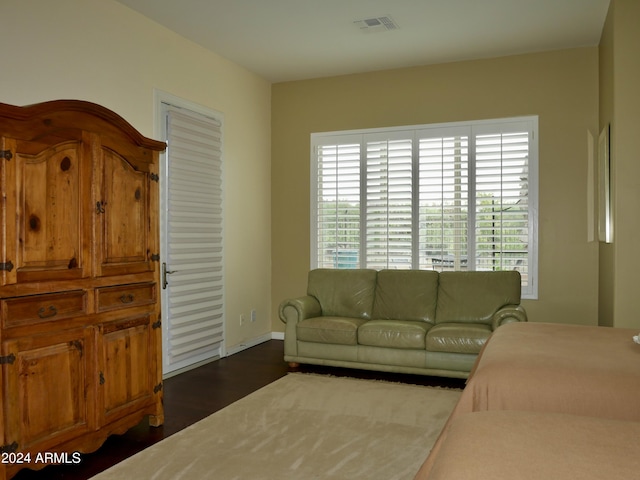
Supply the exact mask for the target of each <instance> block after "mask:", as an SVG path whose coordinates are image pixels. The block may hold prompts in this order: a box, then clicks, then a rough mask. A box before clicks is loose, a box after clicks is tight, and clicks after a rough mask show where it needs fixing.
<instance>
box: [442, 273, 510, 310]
mask: <svg viewBox="0 0 640 480" xmlns="http://www.w3.org/2000/svg"><path fill="white" fill-rule="evenodd" d="M520 291H521V285H520V273H518V272H517V271H515V270H508V271H499V272H442V273H440V281H439V285H438V306H437V308H436V323H450V322H458V323H459V322H466V323H489V322H490V321H491V316H492V315H493V314H494V313H495V312H496V311H497V310H498V309H499V308H501V307H503V306H505V305H519V304H520Z"/></svg>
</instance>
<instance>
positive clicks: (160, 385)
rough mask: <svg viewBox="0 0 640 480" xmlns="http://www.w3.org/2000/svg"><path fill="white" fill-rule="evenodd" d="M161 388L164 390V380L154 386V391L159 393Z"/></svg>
mask: <svg viewBox="0 0 640 480" xmlns="http://www.w3.org/2000/svg"><path fill="white" fill-rule="evenodd" d="M160 390H162V382H160V383H159V384H157V385H156V386H155V387H153V393H158V392H159V391H160Z"/></svg>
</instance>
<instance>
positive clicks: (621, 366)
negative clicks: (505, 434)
mask: <svg viewBox="0 0 640 480" xmlns="http://www.w3.org/2000/svg"><path fill="white" fill-rule="evenodd" d="M637 333H638V332H637V331H635V330H630V329H617V328H608V327H593V326H578V325H565V324H562V325H560V324H549V323H518V324H516V323H510V324H507V325H504V326H502V327H500V328H499V329H498V330H496V331H495V332H494V334H493V335H492V336H491V337H490V339H489V340H488V341H487V343H486V344H485V346H484V348H483V350H482V352H480V355H479V356H478V359H477V361H476V364H475V366H474V368H473V370H472V372H471V374H470V376H469V379H468V381H467V385H466V387H465V389H464V392H463V393H462V396H461V397H460V401H459V402H458V404H457V405H456V407H455V409H454V410H453V412H452V414H451V417H450V418H449V420H448V422H447V425H446V426H445V428H444V430H443V431H442V433H441V435H440V438H439V439H438V441H437V442H436V445H435V446H434V448H433V450H432V451H431V453H430V455H429V457H428V458H427V460H426V461H425V464H424V465H423V467H422V469H421V470H420V472H419V473H418V476H416V479H423V478H431V477H430V476H429V477H428V472H429V471H430V469H431V467H432V465H433V463H434V461H435V459H436V457H437V456H438V455H439V450H440V448H441V447H442V444H443V443H445V442H448V441H449V439H448V436H449V433H448V432H449V429H450V427H451V425H452V424H453V422H454V421H455V420H456V419H458V417H461V416H464V415H467V414H471V413H473V412H493V411H516V412H529V413H531V412H536V413H546V414H565V415H570V416H583V417H595V418H600V419H608V420H611V421H633V422H640V345H638V344H636V343H634V340H633V337H634V335H637ZM636 443H637V441H636ZM503 455H504V452H503ZM450 478H456V477H450ZM576 478H578V477H576Z"/></svg>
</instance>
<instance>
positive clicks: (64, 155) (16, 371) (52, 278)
mask: <svg viewBox="0 0 640 480" xmlns="http://www.w3.org/2000/svg"><path fill="white" fill-rule="evenodd" d="M164 148H165V144H164V143H163V142H158V141H156V140H151V139H149V138H145V137H143V136H142V135H141V134H140V133H139V132H138V131H136V130H135V129H134V128H133V127H132V126H131V125H130V124H129V123H127V122H126V121H125V120H124V119H123V118H122V117H120V116H119V115H117V114H115V113H114V112H112V111H110V110H108V109H106V108H104V107H101V106H99V105H95V104H92V103H89V102H84V101H77V100H57V101H51V102H45V103H40V104H36V105H30V106H26V107H16V106H11V105H6V104H0V187H1V190H2V204H1V205H0V221H1V230H0V386H1V394H0V405H1V410H2V415H1V416H0V442H1V445H0V448H1V454H2V462H1V463H0V479H4V478H10V477H12V476H13V475H14V474H15V473H16V472H17V471H18V470H20V469H21V468H25V467H26V468H32V469H40V468H42V467H44V466H46V465H47V463H56V462H58V463H60V462H62V463H69V462H70V463H77V461H78V457H79V455H78V454H75V456H72V453H73V452H90V451H94V450H96V449H97V448H98V447H99V446H100V445H101V444H102V443H103V442H104V440H105V439H106V437H107V436H109V435H111V434H118V433H124V432H125V431H126V430H127V429H129V428H130V427H132V426H134V425H136V424H138V423H139V422H140V421H142V420H143V419H144V417H145V416H146V415H149V423H150V424H151V425H153V426H158V425H161V424H162V423H163V408H162V356H161V355H162V353H161V352H162V341H161V331H162V329H161V327H160V292H159V260H160V255H159V254H160V243H159V212H158V209H159V206H158V205H159V199H158V195H159V188H158V181H159V177H158V157H159V152H161V151H162V150H164ZM54 454H55V455H54ZM57 454H59V455H57ZM65 454H66V455H65ZM47 460H48V461H47Z"/></svg>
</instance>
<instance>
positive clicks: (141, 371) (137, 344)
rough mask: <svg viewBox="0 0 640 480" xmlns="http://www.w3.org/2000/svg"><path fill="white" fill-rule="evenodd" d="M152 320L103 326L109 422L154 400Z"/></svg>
mask: <svg viewBox="0 0 640 480" xmlns="http://www.w3.org/2000/svg"><path fill="white" fill-rule="evenodd" d="M151 329H152V327H151V318H150V317H149V316H148V315H146V316H141V317H134V318H130V319H126V320H122V321H116V322H110V323H108V324H105V325H103V327H102V335H101V342H102V346H101V356H102V369H101V372H100V383H101V388H102V395H101V398H102V399H103V401H104V405H103V408H102V412H103V414H104V420H105V421H107V420H108V421H112V420H113V418H112V417H114V416H116V417H117V416H119V415H123V414H127V413H130V411H131V410H135V409H137V408H139V407H140V406H142V405H144V404H147V403H149V402H150V401H151V400H152V398H151V397H152V389H153V385H152V383H153V381H154V378H153V376H152V371H151V369H150V368H149V365H150V364H153V361H154V359H153V356H152V354H153V352H155V348H154V346H153V345H152V342H153V340H154V337H153V336H152V335H151Z"/></svg>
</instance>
